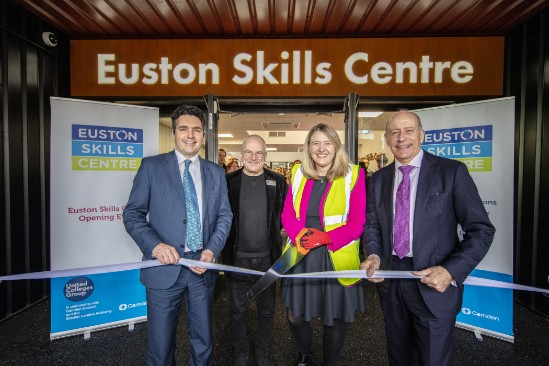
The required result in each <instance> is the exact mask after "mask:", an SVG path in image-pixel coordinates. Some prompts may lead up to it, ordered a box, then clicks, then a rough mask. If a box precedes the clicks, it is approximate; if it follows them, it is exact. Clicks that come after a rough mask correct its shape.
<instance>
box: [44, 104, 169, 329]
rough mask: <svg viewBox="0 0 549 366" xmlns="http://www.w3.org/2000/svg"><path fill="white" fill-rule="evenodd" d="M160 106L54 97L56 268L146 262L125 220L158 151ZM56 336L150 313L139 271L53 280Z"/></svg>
mask: <svg viewBox="0 0 549 366" xmlns="http://www.w3.org/2000/svg"><path fill="white" fill-rule="evenodd" d="M158 121H159V113H158V109H157V108H147V107H138V106H129V105H118V104H112V103H100V102H91V101H84V100H75V99H62V98H51V205H50V210H51V215H50V217H51V269H52V270H60V269H69V268H80V267H89V266H98V265H107V264H116V263H127V262H134V261H136V260H140V259H141V252H140V251H139V249H138V247H137V246H136V245H135V243H134V242H133V240H132V239H131V238H130V236H129V235H128V234H127V233H126V231H125V229H124V225H123V223H122V212H123V210H124V205H125V204H126V202H127V199H128V195H129V191H130V188H131V186H132V181H133V177H134V176H135V173H136V171H137V169H138V168H139V165H140V163H141V159H142V158H143V157H145V156H148V155H154V154H157V152H158V123H159V122H158ZM51 291H52V294H51V298H52V301H51V304H52V330H51V337H52V338H57V337H59V336H64V335H68V334H73V333H74V330H77V332H78V333H83V332H86V331H89V329H90V328H100V327H102V326H104V325H105V324H111V325H112V324H115V323H116V324H120V325H122V324H121V322H122V323H123V321H124V319H136V318H140V317H144V316H145V315H146V306H145V305H146V303H145V296H144V288H143V287H142V286H141V284H140V283H139V271H138V270H135V271H128V272H118V273H111V274H102V275H93V276H80V277H71V278H59V279H52V286H51Z"/></svg>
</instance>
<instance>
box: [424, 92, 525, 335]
mask: <svg viewBox="0 0 549 366" xmlns="http://www.w3.org/2000/svg"><path fill="white" fill-rule="evenodd" d="M415 112H416V113H417V114H418V115H419V116H420V118H421V121H422V123H423V128H424V129H425V141H424V143H423V149H424V150H426V151H428V152H430V153H432V154H434V155H438V156H443V157H446V158H450V159H455V160H460V161H462V162H463V163H465V164H466V165H467V167H468V169H469V172H470V173H471V176H472V177H473V179H474V181H475V183H476V185H477V188H478V190H479V194H480V197H481V199H482V201H483V203H484V207H485V208H486V211H487V212H488V215H489V217H490V220H491V221H492V224H494V226H495V227H496V235H495V238H494V242H493V243H492V246H491V248H490V251H489V252H488V254H487V255H486V257H485V258H484V259H483V260H482V262H480V264H479V265H478V266H477V268H476V269H475V270H474V271H473V272H472V273H471V275H472V276H475V277H480V278H485V279H490V280H498V281H503V282H509V283H512V282H513V237H514V235H513V177H514V172H513V166H514V164H513V161H514V160H513V159H514V158H513V151H514V149H513V146H514V123H515V99H514V98H500V99H492V100H486V101H481V102H473V103H465V104H457V105H451V106H445V107H438V108H429V109H421V110H416V111H415ZM458 233H459V234H460V235H462V234H463V233H462V232H461V230H460V229H458ZM457 321H458V324H457V326H458V327H462V328H465V329H470V330H472V331H474V332H476V333H480V334H486V335H490V336H493V337H496V338H500V339H503V340H507V341H510V342H513V341H514V335H513V290H510V289H501V288H487V287H477V286H465V295H464V299H463V304H462V309H461V312H460V313H459V315H458V318H457Z"/></svg>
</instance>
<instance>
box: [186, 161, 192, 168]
mask: <svg viewBox="0 0 549 366" xmlns="http://www.w3.org/2000/svg"><path fill="white" fill-rule="evenodd" d="M191 163H192V161H191V160H190V159H187V160H185V169H189V165H191Z"/></svg>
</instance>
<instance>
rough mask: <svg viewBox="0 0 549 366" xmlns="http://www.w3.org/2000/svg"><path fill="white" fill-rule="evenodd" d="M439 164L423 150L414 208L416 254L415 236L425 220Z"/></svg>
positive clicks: (414, 246) (414, 247)
mask: <svg viewBox="0 0 549 366" xmlns="http://www.w3.org/2000/svg"><path fill="white" fill-rule="evenodd" d="M438 170H439V167H438V165H437V164H436V163H435V162H434V161H433V159H431V155H430V154H429V153H427V152H426V151H424V152H423V159H422V161H421V169H420V171H419V179H418V182H417V191H416V204H415V210H414V243H413V244H412V246H413V249H414V256H415V255H416V252H415V249H416V247H417V245H416V242H415V238H416V235H415V234H416V232H417V228H418V225H420V224H421V221H422V220H424V218H425V217H426V216H425V211H426V210H427V201H428V198H429V192H430V191H431V185H432V184H433V181H434V179H433V178H434V176H435V175H436V174H437V173H438Z"/></svg>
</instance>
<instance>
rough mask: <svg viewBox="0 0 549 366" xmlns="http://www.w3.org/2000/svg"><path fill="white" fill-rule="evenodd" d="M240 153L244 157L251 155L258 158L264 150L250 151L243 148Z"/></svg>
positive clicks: (261, 156) (263, 153)
mask: <svg viewBox="0 0 549 366" xmlns="http://www.w3.org/2000/svg"><path fill="white" fill-rule="evenodd" d="M242 154H244V156H245V157H247V158H249V157H251V156H253V155H255V156H257V157H258V158H263V157H264V156H265V152H264V151H255V152H254V151H250V150H244V151H242Z"/></svg>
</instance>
